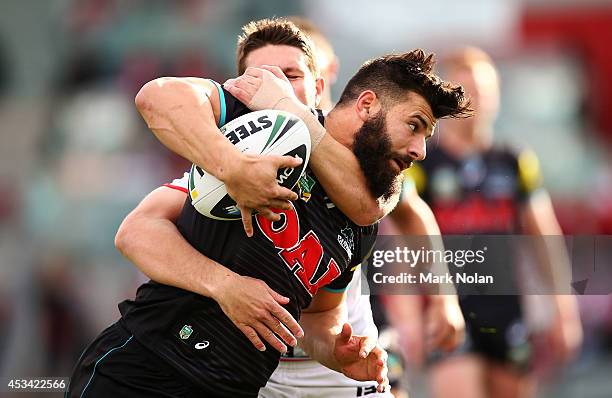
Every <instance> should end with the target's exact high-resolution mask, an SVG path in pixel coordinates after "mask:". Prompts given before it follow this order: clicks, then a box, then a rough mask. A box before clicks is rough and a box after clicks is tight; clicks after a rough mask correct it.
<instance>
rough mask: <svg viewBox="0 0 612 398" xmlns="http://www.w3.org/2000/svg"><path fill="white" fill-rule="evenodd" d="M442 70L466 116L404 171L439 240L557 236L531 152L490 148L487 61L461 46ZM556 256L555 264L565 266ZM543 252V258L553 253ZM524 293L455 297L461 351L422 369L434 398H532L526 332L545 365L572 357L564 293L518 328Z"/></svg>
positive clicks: (491, 78) (495, 85)
mask: <svg viewBox="0 0 612 398" xmlns="http://www.w3.org/2000/svg"><path fill="white" fill-rule="evenodd" d="M443 67H444V68H445V71H446V73H447V76H446V77H447V78H448V79H449V80H450V81H453V82H455V83H458V84H461V85H462V86H463V87H464V88H465V89H466V92H467V94H468V95H470V98H471V100H472V106H473V108H474V110H475V116H474V117H472V118H470V119H462V120H456V121H449V122H448V123H444V125H443V126H442V128H441V130H442V133H441V134H440V136H439V139H438V140H436V143H435V144H434V145H430V148H429V150H428V156H427V160H426V161H424V162H423V163H421V164H418V165H416V166H415V167H414V169H411V170H410V171H409V174H410V175H411V176H412V178H413V181H414V183H415V185H416V188H417V190H418V192H419V193H420V195H421V196H422V197H423V198H424V200H425V201H426V202H427V203H428V204H429V205H430V206H431V208H432V210H433V212H434V214H435V217H436V219H437V221H438V225H439V226H440V230H441V232H442V234H464V235H471V234H492V235H504V234H527V235H562V232H561V229H560V227H559V225H558V223H557V220H556V217H555V214H554V211H553V208H552V205H551V201H550V198H549V197H548V194H547V193H546V191H544V189H542V187H541V186H540V175H539V170H538V163H537V159H536V158H535V155H534V154H533V153H531V152H528V151H521V152H515V151H513V150H511V149H509V148H507V147H505V146H500V145H495V144H494V143H493V136H492V133H493V122H494V120H495V117H496V115H497V111H498V107H499V81H498V75H497V71H496V69H495V67H494V65H493V62H492V60H491V59H490V57H489V56H488V55H487V54H486V53H484V52H483V51H481V50H479V49H476V48H463V49H460V50H457V51H455V52H453V53H452V54H450V55H449V56H448V57H447V58H446V59H445V61H444V62H443ZM562 249H563V250H564V247H563V248H562ZM563 250H561V251H560V252H559V253H556V254H557V255H560V256H561V257H557V258H556V259H557V260H560V261H567V258H566V257H565V258H563V256H566V254H565V253H563ZM547 254H548V255H549V256H551V257H550V258H549V259H548V260H552V257H553V256H554V254H553V253H547ZM545 262H546V261H545ZM539 265H540V266H541V265H542V264H539ZM510 270H511V274H513V275H510V277H514V278H516V276H517V271H516V264H514V266H513V267H510ZM548 271H550V273H554V272H555V270H552V269H550V270H548ZM530 272H534V271H530ZM543 272H544V273H546V272H547V271H546V270H544V271H543ZM549 276H552V277H553V278H554V275H549ZM525 297H528V296H523V297H521V296H517V295H515V296H478V295H467V296H460V305H461V309H462V311H463V314H464V317H465V320H466V325H467V331H468V342H467V351H465V352H464V351H461V352H460V353H457V354H456V355H453V356H448V357H446V358H444V359H443V360H441V361H440V362H438V363H436V364H435V365H434V366H433V367H432V369H431V390H432V393H433V396H434V397H436V398H446V397H465V398H481V397H483V398H484V397H496V398H497V397H530V396H533V395H534V394H535V387H536V385H535V378H534V374H533V372H532V371H531V370H532V369H533V359H534V355H537V352H538V351H537V349H538V347H537V346H534V344H533V342H534V341H535V340H536V335H539V336H545V341H546V344H547V351H548V352H547V354H548V355H549V356H551V362H552V363H557V364H561V363H563V362H565V361H567V360H568V359H570V358H572V356H573V354H574V353H575V352H576V350H577V349H578V347H579V345H580V341H581V327H580V321H579V317H578V313H577V307H576V302H575V299H574V297H573V296H546V300H545V302H543V303H540V304H538V308H537V309H538V310H539V314H536V316H537V317H544V318H547V322H546V321H545V323H546V324H545V325H544V326H540V328H539V329H538V330H534V329H533V328H531V329H530V325H528V324H527V323H526V310H533V309H534V308H525V303H526V302H528V300H526V299H525Z"/></svg>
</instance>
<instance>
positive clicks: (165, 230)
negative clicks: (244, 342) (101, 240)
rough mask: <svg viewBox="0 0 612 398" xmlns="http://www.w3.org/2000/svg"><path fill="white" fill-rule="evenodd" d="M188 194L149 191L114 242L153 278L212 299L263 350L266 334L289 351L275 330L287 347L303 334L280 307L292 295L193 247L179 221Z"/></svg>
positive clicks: (276, 345) (165, 188)
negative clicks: (182, 230)
mask: <svg viewBox="0 0 612 398" xmlns="http://www.w3.org/2000/svg"><path fill="white" fill-rule="evenodd" d="M186 198H187V195H186V194H185V193H184V192H182V191H179V190H176V189H172V188H168V187H160V188H158V189H156V190H155V191H153V192H151V193H150V194H149V195H147V197H146V198H145V199H144V200H143V201H142V202H141V203H140V204H139V205H138V206H137V207H136V208H135V209H134V210H133V211H132V212H131V213H130V214H129V215H128V216H127V217H126V218H125V219H124V220H123V222H122V223H121V226H120V227H119V230H118V232H117V235H116V237H115V246H116V247H117V249H118V250H119V251H120V252H121V254H123V255H124V256H125V257H126V258H128V259H129V260H130V261H131V262H132V263H134V264H135V265H136V267H138V269H140V270H141V271H142V272H143V273H144V274H145V275H147V276H148V277H149V278H151V279H152V280H154V281H156V282H158V283H163V284H166V285H170V286H174V287H178V288H180V289H184V290H187V291H190V292H194V293H197V294H200V295H202V296H206V297H210V298H212V299H214V300H215V301H216V302H217V303H219V305H220V306H221V309H222V310H223V312H224V313H225V314H226V315H227V316H228V317H229V318H230V320H231V321H232V322H233V323H234V324H235V325H236V327H238V328H239V329H240V330H241V331H242V332H243V333H244V334H245V335H246V336H247V338H248V339H249V340H250V341H251V342H252V343H253V345H254V346H255V347H256V348H257V349H259V350H262V349H264V347H265V346H264V344H263V343H262V341H261V338H263V339H264V340H266V341H267V342H268V343H269V344H270V345H271V346H272V347H274V348H275V349H277V350H278V351H280V352H285V351H286V346H285V344H283V342H282V341H280V340H279V339H278V338H277V337H276V336H275V335H274V333H276V334H277V335H278V336H280V337H281V338H282V340H283V341H284V342H285V343H286V344H289V345H295V344H296V341H297V340H296V338H295V337H294V336H301V335H302V334H303V332H302V330H301V328H300V326H299V325H298V323H297V321H296V320H295V319H294V318H293V317H292V316H291V314H289V312H288V311H287V310H285V309H284V308H283V307H282V306H281V304H287V303H288V302H289V299H288V298H286V297H283V296H281V295H279V294H278V293H276V292H275V291H274V290H272V289H271V288H270V287H269V286H268V285H267V284H266V283H265V282H263V281H261V280H258V279H253V278H249V277H245V276H241V275H238V274H236V273H235V272H233V271H231V270H229V269H228V268H226V267H224V266H223V265H221V264H219V263H217V262H215V261H213V260H211V259H209V258H208V257H206V256H204V255H203V254H202V253H200V252H199V251H197V250H196V249H194V248H193V247H192V246H191V245H190V244H189V242H187V241H186V240H185V238H184V237H183V236H182V235H181V233H180V232H179V230H178V229H177V227H176V225H175V222H176V220H177V218H178V216H179V214H180V212H181V209H182V208H183V205H184V203H185V199H186ZM282 325H284V327H283V326H282ZM273 332H274V333H273Z"/></svg>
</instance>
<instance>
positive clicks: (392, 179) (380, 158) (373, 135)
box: [353, 111, 400, 200]
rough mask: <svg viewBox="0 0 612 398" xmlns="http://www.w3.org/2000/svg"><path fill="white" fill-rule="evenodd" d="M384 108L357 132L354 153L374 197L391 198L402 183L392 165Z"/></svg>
mask: <svg viewBox="0 0 612 398" xmlns="http://www.w3.org/2000/svg"><path fill="white" fill-rule="evenodd" d="M385 116H386V115H385V114H384V112H383V111H380V112H378V114H377V115H375V116H372V117H371V118H369V119H368V120H366V121H365V122H364V123H363V125H362V126H361V128H360V129H359V130H358V131H357V133H356V134H355V140H354V142H353V153H354V154H355V156H356V157H357V159H358V160H359V165H360V166H361V170H362V171H363V174H364V175H365V178H366V182H367V184H368V188H369V189H370V192H371V193H372V195H374V197H375V198H380V197H382V198H383V199H384V200H388V199H389V198H391V197H392V196H394V195H395V194H396V193H397V192H398V191H399V187H400V180H399V179H398V178H397V177H398V174H397V173H396V172H395V171H394V170H393V169H392V168H391V166H390V160H391V159H393V153H392V152H391V139H390V138H389V134H387V121H386V118H385Z"/></svg>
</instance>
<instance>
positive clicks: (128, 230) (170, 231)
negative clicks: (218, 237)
mask: <svg viewBox="0 0 612 398" xmlns="http://www.w3.org/2000/svg"><path fill="white" fill-rule="evenodd" d="M152 231H155V233H154V234H153V233H152ZM115 245H116V246H117V248H118V249H119V251H120V252H121V254H123V255H124V256H125V257H126V258H127V259H129V260H130V261H131V262H132V263H134V265H136V267H137V268H138V269H140V270H141V271H142V272H143V273H144V274H145V275H146V276H148V277H149V278H151V279H152V280H154V281H156V282H159V283H162V284H166V285H169V286H174V287H178V288H180V289H184V290H187V291H191V292H194V293H197V294H200V295H202V296H206V297H211V298H214V297H215V294H216V293H217V292H216V290H215V287H217V286H219V281H221V280H223V279H225V278H228V277H230V276H232V275H233V274H234V273H233V272H232V271H230V270H229V269H227V268H226V267H224V266H222V265H221V264H219V263H217V262H215V261H213V260H211V259H209V258H207V257H205V256H204V255H202V254H201V253H200V252H198V251H197V250H196V249H194V248H193V247H192V246H191V245H190V244H189V243H188V242H187V241H186V240H185V239H184V238H183V236H182V235H181V234H180V232H179V231H178V229H177V228H176V226H175V225H174V224H173V223H172V222H171V221H170V220H165V219H154V218H144V217H142V218H138V217H133V218H132V219H130V218H128V219H127V220H126V221H125V222H124V224H122V226H121V228H120V229H119V232H118V233H117V237H116V239H115Z"/></svg>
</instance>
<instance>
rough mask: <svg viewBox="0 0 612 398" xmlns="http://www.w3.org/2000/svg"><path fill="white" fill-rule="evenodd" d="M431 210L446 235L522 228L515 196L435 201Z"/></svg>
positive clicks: (507, 230) (498, 231)
mask: <svg viewBox="0 0 612 398" xmlns="http://www.w3.org/2000/svg"><path fill="white" fill-rule="evenodd" d="M431 209H432V211H433V213H434V215H435V216H436V221H438V225H439V227H440V231H442V233H443V234H461V233H470V232H478V233H502V234H503V233H513V232H516V231H517V230H518V225H517V224H518V223H517V206H516V205H515V204H514V202H513V201H512V200H511V199H496V200H484V199H482V198H479V197H471V198H469V199H467V200H465V201H464V202H461V203H451V204H444V205H443V204H441V203H434V204H433V205H432V206H431Z"/></svg>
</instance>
